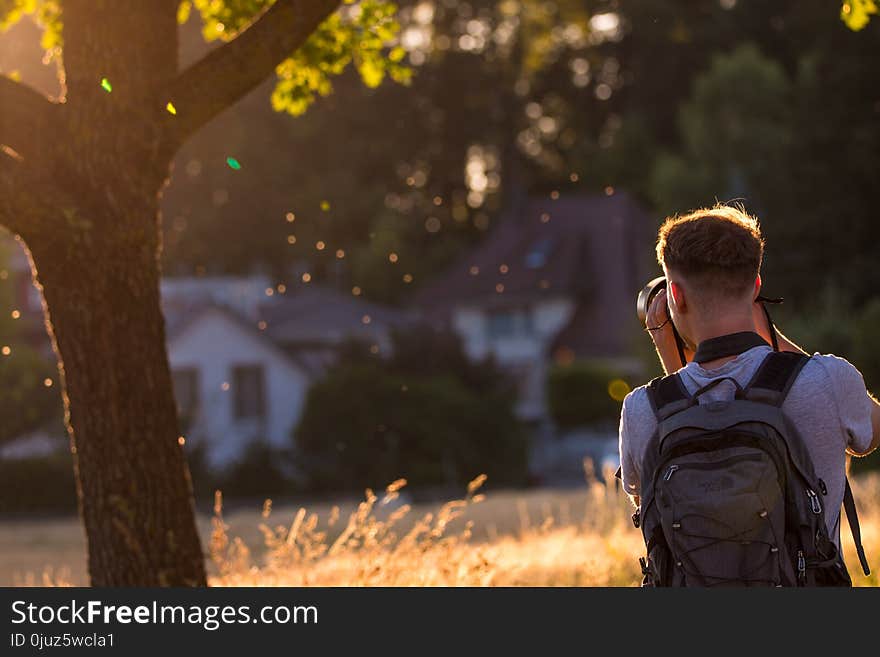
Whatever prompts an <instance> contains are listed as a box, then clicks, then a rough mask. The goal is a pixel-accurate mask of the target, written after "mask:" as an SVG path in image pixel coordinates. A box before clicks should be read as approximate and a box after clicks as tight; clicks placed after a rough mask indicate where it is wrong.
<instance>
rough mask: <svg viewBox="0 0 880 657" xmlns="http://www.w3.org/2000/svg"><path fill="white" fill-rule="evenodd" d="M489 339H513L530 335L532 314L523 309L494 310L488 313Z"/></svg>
mask: <svg viewBox="0 0 880 657" xmlns="http://www.w3.org/2000/svg"><path fill="white" fill-rule="evenodd" d="M488 331H489V337H490V338H513V337H523V336H527V335H531V333H532V314H531V313H530V312H529V311H528V310H527V309H525V308H520V309H515V310H511V309H506V310H495V311H492V312H490V313H489V318H488Z"/></svg>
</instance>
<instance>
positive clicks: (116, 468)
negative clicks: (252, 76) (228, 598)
mask: <svg viewBox="0 0 880 657" xmlns="http://www.w3.org/2000/svg"><path fill="white" fill-rule="evenodd" d="M88 196H89V198H88V199H85V200H86V202H85V203H83V204H82V205H80V204H79V203H78V204H77V206H78V207H77V209H73V210H71V209H67V210H61V209H59V214H61V215H62V216H60V217H57V218H56V219H57V220H59V223H60V224H62V225H63V226H64V230H59V231H58V236H57V237H56V238H54V239H53V238H51V237H49V238H48V239H46V238H45V236H44V239H41V240H34V241H33V243H32V244H28V247H29V250H30V253H31V258H32V261H33V264H34V268H35V270H36V280H37V282H38V283H39V285H40V286H41V287H42V293H43V299H44V303H45V305H46V306H47V311H46V312H47V319H48V322H47V324H48V325H49V326H50V334H51V336H52V342H53V346H54V348H55V351H56V353H57V355H58V359H59V364H60V367H61V369H62V376H63V378H64V390H65V396H64V404H65V411H66V413H65V420H66V422H67V428H68V431H69V433H70V438H71V449H72V451H73V454H74V465H75V470H76V480H77V491H78V495H79V505H80V512H81V515H82V518H83V521H84V524H85V530H86V536H87V539H88V554H89V564H88V568H89V575H90V577H91V582H92V585H94V586H199V585H204V584H205V582H206V580H205V569H204V559H203V554H202V551H201V547H200V541H199V536H198V533H197V530H196V525H195V519H194V513H193V511H194V510H193V498H192V485H191V482H190V478H189V471H188V469H187V466H186V461H185V459H184V455H183V450H182V447H181V445H180V444H179V442H178V437H179V429H178V421H177V413H176V405H175V402H174V398H173V393H172V387H171V376H170V371H169V367H168V359H167V355H166V350H165V328H164V320H163V317H162V312H161V307H160V302H159V279H160V268H159V259H158V258H159V226H158V214H157V199H156V198H155V195H154V196H153V198H152V199H149V198H146V199H145V197H146V195H141V196H139V200H134V199H133V196H132V195H131V194H130V193H128V194H126V193H125V192H121V193H120V194H113V193H112V192H111V191H110V190H106V189H105V190H102V191H101V193H100V194H88ZM121 206H122V207H121ZM85 207H88V212H87V213H86V212H85V211H84V210H83V209H82V208H85Z"/></svg>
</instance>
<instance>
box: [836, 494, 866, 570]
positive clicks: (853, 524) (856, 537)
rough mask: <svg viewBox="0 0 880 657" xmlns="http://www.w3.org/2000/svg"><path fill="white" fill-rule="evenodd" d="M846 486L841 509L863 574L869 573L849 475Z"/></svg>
mask: <svg viewBox="0 0 880 657" xmlns="http://www.w3.org/2000/svg"><path fill="white" fill-rule="evenodd" d="M845 481H846V488H844V490H843V510H844V511H845V512H846V521H847V522H848V523H849V528H850V531H851V532H852V536H853V543H855V546H856V553H857V554H858V555H859V564H861V566H862V571H863V572H864V573H865V576H866V577H867V576H868V575H870V574H871V569H870V568H869V567H868V559H867V557H865V548H864V547H863V546H862V529H861V527H859V514H858V512H857V511H856V500H855V498H854V497H853V493H852V488H850V485H849V477H847V478H846V480H845Z"/></svg>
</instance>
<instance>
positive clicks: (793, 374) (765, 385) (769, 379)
mask: <svg viewBox="0 0 880 657" xmlns="http://www.w3.org/2000/svg"><path fill="white" fill-rule="evenodd" d="M808 360H810V357H809V356H807V355H806V354H802V353H800V352H797V351H771V352H770V353H769V354H767V357H766V358H764V362H762V363H761V364H760V365H759V366H758V370H757V371H756V372H755V375H754V376H753V377H752V380H751V381H749V383H748V384H747V385H746V387H745V388H744V389H743V392H742V395H741V396H742V397H743V398H745V399H748V400H749V401H756V402H762V403H764V404H770V405H771V406H782V402H784V401H785V398H786V397H787V396H788V391H789V390H791V386H792V385H794V382H795V379H797V377H798V374H800V373H801V370H802V369H803V367H804V365H806V364H807V361H808Z"/></svg>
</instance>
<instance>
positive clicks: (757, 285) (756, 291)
mask: <svg viewBox="0 0 880 657" xmlns="http://www.w3.org/2000/svg"><path fill="white" fill-rule="evenodd" d="M761 285H762V283H761V274H758V277H757V278H756V279H755V289H754V290H753V292H754V294H752V301H754V300H756V299H757V298H758V296H759V295H760V294H761Z"/></svg>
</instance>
